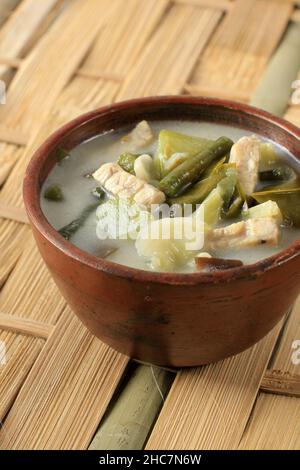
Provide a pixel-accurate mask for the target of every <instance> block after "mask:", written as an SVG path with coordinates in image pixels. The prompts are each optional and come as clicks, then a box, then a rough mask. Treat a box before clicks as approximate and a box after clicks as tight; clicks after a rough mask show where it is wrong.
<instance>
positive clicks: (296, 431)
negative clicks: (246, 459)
mask: <svg viewBox="0 0 300 470" xmlns="http://www.w3.org/2000/svg"><path fill="white" fill-rule="evenodd" d="M299 417H300V400H299V399H298V398H291V397H281V396H276V395H266V394H264V393H262V394H260V395H259V397H258V399H257V402H256V405H255V410H254V415H251V417H250V423H249V425H248V427H247V430H246V432H245V434H244V436H243V439H242V441H241V443H240V445H239V449H240V450H245V449H260V450H267V449H268V450H281V449H282V450H283V449H284V450H298V449H299V448H300V426H299V423H300V419H299Z"/></svg>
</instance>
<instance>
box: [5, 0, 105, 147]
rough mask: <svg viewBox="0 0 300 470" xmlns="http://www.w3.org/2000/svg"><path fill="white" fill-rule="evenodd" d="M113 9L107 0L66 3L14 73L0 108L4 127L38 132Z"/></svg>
mask: <svg viewBox="0 0 300 470" xmlns="http://www.w3.org/2000/svg"><path fill="white" fill-rule="evenodd" d="M113 9H114V2H110V1H109V0H102V2H101V4H100V8H99V1H98V0H89V2H81V1H79V0H73V1H72V2H70V3H69V5H68V8H65V9H64V10H63V12H62V13H61V15H60V16H59V17H58V18H57V19H56V21H55V22H54V24H53V25H52V27H51V28H50V30H49V31H48V32H47V33H46V34H45V35H44V36H43V37H42V38H41V40H40V41H39V44H38V45H37V46H36V47H35V49H34V50H33V51H32V53H31V54H30V55H29V57H28V58H27V60H26V61H25V63H24V65H23V67H21V69H20V70H19V72H18V73H17V74H16V77H15V79H14V81H13V83H12V85H11V87H10V90H9V93H8V100H7V104H6V106H5V109H3V107H2V108H1V107H0V120H1V123H2V125H3V126H6V127H7V128H11V129H17V130H18V131H19V132H21V133H22V134H24V135H28V134H29V135H30V137H31V138H33V137H34V136H35V135H36V134H37V132H38V129H39V128H40V126H41V122H43V121H44V120H45V118H46V117H47V115H48V114H49V111H50V109H51V108H52V106H53V103H54V102H55V100H56V99H57V97H58V95H59V93H60V91H61V90H62V88H63V87H64V86H65V85H66V84H67V82H68V81H69V79H70V78H71V77H72V75H73V74H74V71H75V70H76V68H77V67H78V65H79V64H80V62H81V61H82V60H83V58H84V56H85V55H86V53H87V51H88V50H89V48H90V47H91V45H92V43H93V41H94V39H95V37H96V35H97V33H98V32H99V30H100V29H101V27H103V25H104V23H105V21H106V19H107V18H108V16H109V14H110V13H111V12H112V11H113ZM99 13H100V15H99ZM62 32H63V34H62ZM58 71H59V73H58ZM49 83H51V87H49ZM45 90H47V92H46V93H45ZM41 103H42V104H43V105H42V106H41ZM29 104H30V106H29ZM28 110H29V112H28Z"/></svg>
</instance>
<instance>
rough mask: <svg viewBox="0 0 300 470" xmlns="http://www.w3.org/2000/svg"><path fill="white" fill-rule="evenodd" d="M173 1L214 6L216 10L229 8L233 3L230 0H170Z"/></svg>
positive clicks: (205, 6) (197, 5)
mask: <svg viewBox="0 0 300 470" xmlns="http://www.w3.org/2000/svg"><path fill="white" fill-rule="evenodd" d="M172 1H173V2H174V3H179V4H180V3H182V4H184V5H193V6H196V7H202V8H203V7H204V8H216V9H217V10H225V11H227V10H230V9H231V8H232V7H233V5H234V3H233V2H232V0H172Z"/></svg>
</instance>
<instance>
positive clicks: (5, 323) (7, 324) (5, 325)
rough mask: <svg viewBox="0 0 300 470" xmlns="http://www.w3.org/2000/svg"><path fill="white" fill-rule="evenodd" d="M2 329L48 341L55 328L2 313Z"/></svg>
mask: <svg viewBox="0 0 300 470" xmlns="http://www.w3.org/2000/svg"><path fill="white" fill-rule="evenodd" d="M0 329H2V330H6V331H13V332H14V333H20V334H22V335H29V336H36V337H38V338H43V339H47V338H48V337H49V336H50V334H51V333H52V331H53V327H52V326H51V325H48V324H47V323H42V322H37V321H34V320H28V319H27V318H19V317H15V316H13V315H7V314H6V313H1V312H0Z"/></svg>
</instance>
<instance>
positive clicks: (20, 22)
mask: <svg viewBox="0 0 300 470" xmlns="http://www.w3.org/2000/svg"><path fill="white" fill-rule="evenodd" d="M61 3H62V0H43V1H42V2H36V0H24V1H22V2H21V4H20V6H19V7H18V8H16V10H15V11H14V13H13V14H12V15H11V16H10V18H9V19H8V21H7V22H6V23H5V25H4V27H3V28H2V29H1V30H0V56H1V55H3V56H4V57H5V56H7V55H8V56H9V58H10V60H12V59H18V58H20V57H24V55H26V54H27V53H28V51H29V50H30V47H31V46H32V45H33V44H34V43H35V42H36V41H37V39H39V37H40V36H41V35H42V33H43V32H44V31H45V29H46V28H47V27H48V26H49V24H50V23H51V21H52V20H53V18H54V16H55V14H56V11H57V7H58V6H59V5H60V4H61ZM13 65H14V64H13ZM12 76H13V70H12V69H11V66H10V64H6V65H4V64H2V65H0V79H2V80H4V81H5V82H6V83H7V84H8V83H9V81H10V79H11V78H12Z"/></svg>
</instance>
